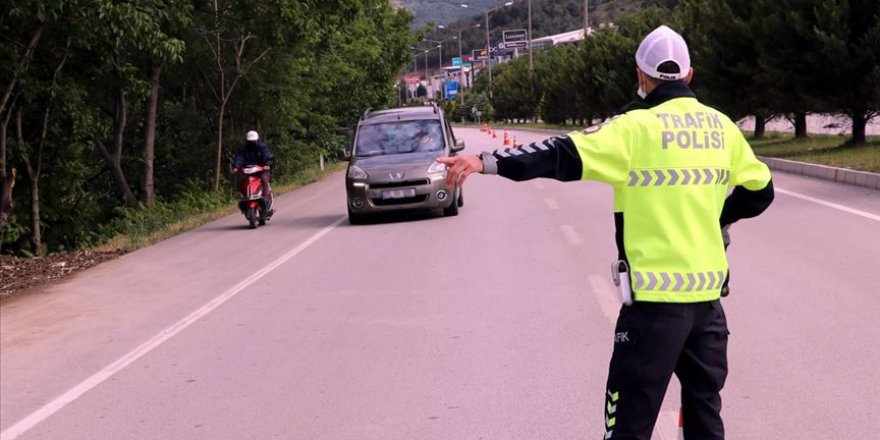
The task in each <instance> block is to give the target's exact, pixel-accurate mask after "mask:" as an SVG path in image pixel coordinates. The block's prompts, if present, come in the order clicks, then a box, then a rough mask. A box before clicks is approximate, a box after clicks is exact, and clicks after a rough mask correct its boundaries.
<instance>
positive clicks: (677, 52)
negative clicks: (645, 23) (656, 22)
mask: <svg viewBox="0 0 880 440" xmlns="http://www.w3.org/2000/svg"><path fill="white" fill-rule="evenodd" d="M667 61H672V62H673V63H675V64H676V65H678V73H663V72H658V71H657V67H659V66H660V65H661V64H663V63H665V62H667ZM636 64H637V65H638V66H639V69H642V72H645V74H646V75H648V76H650V77H651V78H657V79H662V80H666V81H672V80H677V79H684V77H685V76H687V74H688V72H689V71H690V69H691V56H690V54H688V47H687V43H685V42H684V38H682V37H681V35H679V34H678V33H677V32H675V31H674V30H672V29H670V28H668V27H666V26H660V27H658V28H657V29H654V30H653V31H651V33H650V34H648V36H646V37H645V39H644V40H642V42H641V44H639V50H637V51H636Z"/></svg>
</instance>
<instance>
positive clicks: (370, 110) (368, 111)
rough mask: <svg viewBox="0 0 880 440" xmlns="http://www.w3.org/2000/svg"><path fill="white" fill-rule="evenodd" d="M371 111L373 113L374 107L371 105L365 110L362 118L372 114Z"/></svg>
mask: <svg viewBox="0 0 880 440" xmlns="http://www.w3.org/2000/svg"><path fill="white" fill-rule="evenodd" d="M370 113H373V108H372V107H369V108H367V109H366V110H364V115H363V116H362V119H367V117H368V116H370Z"/></svg>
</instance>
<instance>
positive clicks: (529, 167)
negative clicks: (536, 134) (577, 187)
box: [482, 136, 583, 182]
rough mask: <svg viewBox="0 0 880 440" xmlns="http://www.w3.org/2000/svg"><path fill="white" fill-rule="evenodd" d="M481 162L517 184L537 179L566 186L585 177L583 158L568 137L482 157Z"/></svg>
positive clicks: (495, 152)
mask: <svg viewBox="0 0 880 440" xmlns="http://www.w3.org/2000/svg"><path fill="white" fill-rule="evenodd" d="M487 155H488V156H487ZM482 159H483V163H484V166H485V165H487V163H488V165H489V166H485V168H487V169H491V170H492V171H496V170H497V174H498V175H499V176H503V177H506V178H508V179H511V180H515V181H517V182H519V181H523V180H529V179H534V178H536V177H546V178H550V179H556V180H560V181H563V182H566V181H572V180H580V179H581V176H582V174H583V173H582V169H583V166H582V164H581V158H580V156H579V155H578V152H577V149H576V148H575V146H574V142H572V140H571V138H569V137H568V136H565V137H553V138H550V139H545V140H544V141H541V142H535V143H533V144H530V145H520V146H517V147H514V148H508V149H499V150H495V151H493V152H492V153H483V155H482ZM493 168H494V169H493ZM492 174H494V173H492Z"/></svg>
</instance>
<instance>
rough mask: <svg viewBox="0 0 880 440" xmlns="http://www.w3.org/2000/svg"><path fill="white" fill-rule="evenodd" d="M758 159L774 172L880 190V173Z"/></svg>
mask: <svg viewBox="0 0 880 440" xmlns="http://www.w3.org/2000/svg"><path fill="white" fill-rule="evenodd" d="M757 157H758V159H759V160H761V161H762V162H764V163H766V164H767V166H769V167H770V169H772V170H777V171H784V172H787V173H792V174H799V175H801V176H807V177H815V178H817V179H823V180H830V181H832V182H838V183H844V184H847V185H855V186H862V187H865V188H871V189H880V173H870V172H867V171H856V170H850V169H846V168H837V167H830V166H827V165H817V164H812V163H805V162H797V161H794V160H786V159H776V158H773V157H763V156H757Z"/></svg>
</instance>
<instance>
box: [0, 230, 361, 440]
mask: <svg viewBox="0 0 880 440" xmlns="http://www.w3.org/2000/svg"><path fill="white" fill-rule="evenodd" d="M345 219H346V217H340V218H339V220H336V221H335V222H333V223H332V224H331V225H330V226H327V227H326V228H324V229H322V230H321V231H319V232H318V233H316V234H315V235H313V236H311V237H310V238H309V239H308V240H306V241H305V242H303V243H302V244H300V245H299V246H297V247H296V248H294V249H292V250H290V251H288V252H287V253H286V254H284V255H282V256H281V257H279V258H278V259H277V260H275V261H273V262H272V263H270V264H269V265H267V266H266V267H264V268H263V269H261V270H260V271H258V272H256V273H254V274H253V275H251V276H249V277H247V278H245V279H244V280H242V281H241V282H239V283H238V284H236V285H235V286H233V287H232V288H230V289H229V290H227V291H225V292H223V293H222V294H221V295H220V296H218V297H216V298H214V299H213V300H211V301H209V302H208V303H207V304H205V305H203V306H202V307H201V308H199V309H198V310H196V311H195V312H192V313H191V314H190V315H189V316H187V317H186V318H183V319H181V320H180V321H178V322H177V323H175V324H174V325H172V326H171V327H168V328H166V329H165V330H162V331H161V332H159V334H157V335H156V336H153V338H152V339H150V340H149V341H147V342H145V343H144V344H143V345H141V346H140V347H138V348H135V349H134V350H132V351H131V352H129V353H128V354H126V355H124V356H122V357H121V358H119V359H118V360H116V361H115V362H113V363H112V364H110V365H108V366H106V367H104V369H102V370H101V371H98V372H97V373H95V374H93V375H92V376H91V377H89V378H88V379H86V380H84V381H82V382H80V383H79V384H77V385H76V386H74V387H73V388H71V389H70V390H68V391H67V392H65V393H64V394H62V395H60V396H58V397H56V398H55V399H54V400H52V401H51V402H49V403H47V404H45V405H43V407H42V408H40V409H38V410H36V411H34V412H33V413H31V414H30V415H28V416H27V417H25V418H23V419H21V420H20V421H18V422H17V423H15V424H14V425H12V426H10V427H9V428H6V430H4V431H3V432H0V440H13V439H15V438H18V436H20V435H22V434H24V433H25V432H27V431H29V430H30V429H31V428H33V427H34V426H36V425H37V424H39V423H40V422H42V421H43V420H46V419H47V418H49V417H50V416H52V415H53V414H55V413H56V412H58V411H60V410H61V409H62V408H64V407H65V406H67V405H68V404H69V403H71V402H73V401H74V400H76V399H78V398H80V397H82V395H83V394H85V393H87V392H88V391H89V390H91V389H92V388H95V387H96V386H98V385H100V384H101V382H104V381H105V380H107V379H108V378H110V377H111V376H113V375H114V374H116V373H118V372H119V371H121V370H122V369H124V368H125V367H127V366H129V365H131V364H132V363H134V362H135V361H137V360H138V359H140V358H141V357H143V356H144V355H146V354H147V353H149V352H150V351H152V350H153V349H154V348H156V347H158V346H159V345H162V343H164V342H166V341H167V340H169V339H171V338H172V337H174V335H176V334H178V333H180V332H182V331H183V330H185V329H186V328H187V327H189V326H191V325H192V324H193V323H195V322H196V321H198V320H199V319H200V318H202V317H203V316H205V315H207V314H208V313H211V312H212V311H213V310H214V309H216V308H217V307H220V306H221V305H223V303H225V302H227V301H229V300H230V299H232V297H234V296H235V295H236V294H238V293H239V292H241V291H242V290H244V289H245V288H247V287H248V286H250V285H251V284H253V283H255V282H257V281H258V280H259V279H260V278H263V277H264V276H266V275H267V274H268V273H270V272H272V271H273V270H275V269H277V268H278V266H281V265H282V264H284V263H285V262H287V261H288V260H290V259H291V258H293V257H295V256H296V255H297V254H299V253H300V252H302V251H303V250H305V249H306V248H308V247H309V246H311V245H312V244H314V243H315V242H316V241H318V240H319V239H320V238H321V237H323V236H325V235H327V233H328V232H330V231H332V230H333V228H335V227H336V226H339V224H340V223H342V222H343V221H345Z"/></svg>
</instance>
